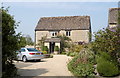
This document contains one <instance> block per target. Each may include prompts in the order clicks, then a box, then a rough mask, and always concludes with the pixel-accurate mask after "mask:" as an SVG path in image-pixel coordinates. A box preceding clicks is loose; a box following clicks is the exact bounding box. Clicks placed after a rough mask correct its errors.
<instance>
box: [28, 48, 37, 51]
mask: <svg viewBox="0 0 120 78" xmlns="http://www.w3.org/2000/svg"><path fill="white" fill-rule="evenodd" d="M27 50H28V51H29V52H33V51H34V52H37V51H38V50H36V49H35V48H27Z"/></svg>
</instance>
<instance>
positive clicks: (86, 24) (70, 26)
mask: <svg viewBox="0 0 120 78" xmlns="http://www.w3.org/2000/svg"><path fill="white" fill-rule="evenodd" d="M90 32H91V22H90V16H63V17H42V18H41V19H40V20H39V22H38V24H37V26H36V28H35V44H36V48H37V47H39V46H37V44H38V43H39V42H38V41H39V40H41V38H42V37H44V36H46V37H47V39H46V40H45V41H44V42H45V43H44V46H47V47H48V49H49V52H50V53H51V52H54V47H55V46H58V47H59V48H60V42H61V40H60V39H59V38H56V37H57V36H58V35H63V34H64V35H65V36H67V37H69V38H71V40H72V41H73V42H74V43H78V42H85V43H88V42H89V41H90V40H91V39H90V38H89V33H90Z"/></svg>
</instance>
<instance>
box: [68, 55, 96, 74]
mask: <svg viewBox="0 0 120 78" xmlns="http://www.w3.org/2000/svg"><path fill="white" fill-rule="evenodd" d="M79 58H80V55H78V56H75V57H74V58H73V59H72V61H70V62H69V63H68V70H70V71H71V72H72V73H73V74H74V75H75V76H94V67H93V64H90V63H82V62H81V61H80V59H79Z"/></svg>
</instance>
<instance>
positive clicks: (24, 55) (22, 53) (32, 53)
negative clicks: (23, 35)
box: [17, 48, 44, 62]
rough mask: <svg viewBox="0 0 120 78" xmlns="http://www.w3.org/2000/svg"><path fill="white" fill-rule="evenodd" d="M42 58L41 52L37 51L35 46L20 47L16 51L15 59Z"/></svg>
mask: <svg viewBox="0 0 120 78" xmlns="http://www.w3.org/2000/svg"><path fill="white" fill-rule="evenodd" d="M43 58H44V55H43V53H42V52H39V51H38V50H36V49H35V48H21V49H20V50H19V51H17V60H22V61H24V62H26V61H27V60H41V59H43Z"/></svg>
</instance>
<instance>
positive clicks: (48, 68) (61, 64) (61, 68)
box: [15, 55, 72, 76]
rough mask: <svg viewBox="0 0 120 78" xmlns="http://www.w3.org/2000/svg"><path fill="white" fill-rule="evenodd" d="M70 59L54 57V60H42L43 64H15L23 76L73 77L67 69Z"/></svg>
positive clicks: (20, 62) (64, 56)
mask: <svg viewBox="0 0 120 78" xmlns="http://www.w3.org/2000/svg"><path fill="white" fill-rule="evenodd" d="M69 59H70V57H68V56H66V55H54V56H53V58H45V59H42V61H41V62H34V61H30V62H25V63H24V62H22V61H19V62H15V65H16V67H17V68H18V74H20V75H21V76H72V74H71V73H70V72H69V71H68V69H67V62H68V61H69Z"/></svg>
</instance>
